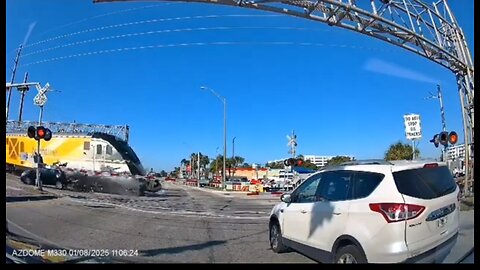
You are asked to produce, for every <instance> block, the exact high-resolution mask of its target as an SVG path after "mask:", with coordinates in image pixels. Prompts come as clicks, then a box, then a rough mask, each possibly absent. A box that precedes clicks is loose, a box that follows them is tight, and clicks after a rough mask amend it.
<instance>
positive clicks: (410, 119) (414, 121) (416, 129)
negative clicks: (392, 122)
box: [403, 114, 422, 140]
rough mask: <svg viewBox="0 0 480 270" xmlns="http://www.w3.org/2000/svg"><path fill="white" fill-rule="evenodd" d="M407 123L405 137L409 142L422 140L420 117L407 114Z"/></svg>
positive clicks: (405, 117)
mask: <svg viewBox="0 0 480 270" xmlns="http://www.w3.org/2000/svg"><path fill="white" fill-rule="evenodd" d="M403 119H404V123H405V135H406V136H407V140H418V139H420V138H422V128H421V125H420V115H418V114H406V115H404V116H403Z"/></svg>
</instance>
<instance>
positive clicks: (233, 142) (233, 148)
mask: <svg viewBox="0 0 480 270" xmlns="http://www.w3.org/2000/svg"><path fill="white" fill-rule="evenodd" d="M236 138H237V137H233V140H232V162H233V176H235V168H236V167H237V160H236V159H235V139H236Z"/></svg>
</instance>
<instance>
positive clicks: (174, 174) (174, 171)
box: [170, 167, 180, 177]
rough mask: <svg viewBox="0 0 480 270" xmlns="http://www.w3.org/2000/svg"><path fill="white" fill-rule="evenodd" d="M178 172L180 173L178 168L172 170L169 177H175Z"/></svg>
mask: <svg viewBox="0 0 480 270" xmlns="http://www.w3.org/2000/svg"><path fill="white" fill-rule="evenodd" d="M179 172H180V168H179V167H175V168H174V169H173V171H171V172H170V176H171V177H177V176H178V173H179Z"/></svg>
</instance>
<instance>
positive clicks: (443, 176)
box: [393, 166, 457, 200]
mask: <svg viewBox="0 0 480 270" xmlns="http://www.w3.org/2000/svg"><path fill="white" fill-rule="evenodd" d="M393 178H394V179H395V184H396V185H397V189H398V191H399V192H400V193H402V194H404V195H408V196H411V197H415V198H419V199H427V200H428V199H435V198H438V197H442V196H444V195H447V194H449V193H452V192H453V191H455V189H456V187H457V186H456V183H455V181H454V180H453V176H452V174H451V173H450V171H449V170H448V168H447V167H446V166H440V167H435V168H419V169H413V170H405V171H399V172H394V173H393Z"/></svg>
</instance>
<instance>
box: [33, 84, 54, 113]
mask: <svg viewBox="0 0 480 270" xmlns="http://www.w3.org/2000/svg"><path fill="white" fill-rule="evenodd" d="M35 86H36V88H37V90H38V94H37V95H36V96H35V97H34V98H33V104H35V105H36V106H40V107H42V106H44V105H45V103H47V95H46V92H47V91H48V89H49V88H50V84H49V83H47V84H45V86H44V87H41V86H40V85H39V84H38V85H35Z"/></svg>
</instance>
